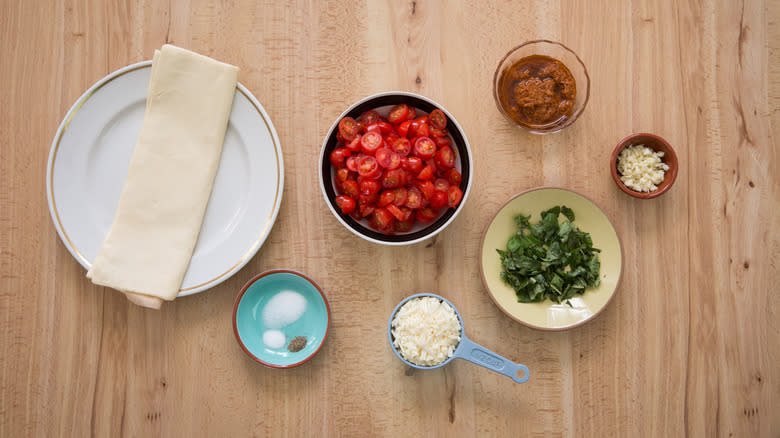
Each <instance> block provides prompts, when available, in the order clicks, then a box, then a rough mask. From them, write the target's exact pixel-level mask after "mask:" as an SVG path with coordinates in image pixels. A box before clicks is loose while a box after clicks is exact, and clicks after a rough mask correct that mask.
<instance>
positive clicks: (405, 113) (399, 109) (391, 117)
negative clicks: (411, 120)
mask: <svg viewBox="0 0 780 438" xmlns="http://www.w3.org/2000/svg"><path fill="white" fill-rule="evenodd" d="M407 117H409V105H407V104H405V103H402V104H399V105H396V106H394V107H392V108H391V109H390V113H389V114H388V115H387V120H388V121H389V122H390V123H392V124H394V125H397V124H399V123H401V122H403V121H405V120H406V118H407Z"/></svg>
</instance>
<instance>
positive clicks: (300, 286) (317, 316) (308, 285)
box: [233, 269, 330, 368]
mask: <svg viewBox="0 0 780 438" xmlns="http://www.w3.org/2000/svg"><path fill="white" fill-rule="evenodd" d="M282 291H295V292H298V293H299V294H301V295H303V297H304V298H305V299H306V302H307V304H306V310H305V311H304V313H303V315H302V316H301V317H300V318H298V320H296V321H295V322H293V323H291V324H289V325H286V326H284V327H282V328H279V329H278V330H280V331H281V332H282V333H284V335H285V338H286V341H285V344H284V346H282V347H280V348H270V347H269V346H267V345H265V343H263V333H264V332H265V331H266V330H267V329H268V328H267V327H266V326H265V324H263V318H262V314H263V308H264V307H265V305H266V303H268V300H270V299H271V297H273V296H274V295H276V294H277V293H279V292H282ZM329 327H330V306H329V305H328V299H327V298H326V297H325V293H324V292H323V291H322V289H321V288H320V287H319V286H318V285H317V283H315V282H314V280H312V279H311V278H309V277H307V276H306V275H304V274H301V273H300V272H295V271H291V270H287V269H275V270H271V271H266V272H263V273H262V274H260V275H258V276H256V277H255V278H253V279H251V280H249V282H248V283H247V284H245V285H244V287H243V288H241V292H239V293H238V296H237V297H236V302H235V304H234V305H233V332H234V333H235V335H236V340H237V341H238V345H239V346H240V347H241V349H242V350H244V353H246V354H247V355H248V356H249V357H251V358H252V359H254V360H255V361H256V362H258V363H260V364H262V365H265V366H267V367H271V368H293V367H296V366H298V365H301V364H303V363H306V362H307V361H309V359H311V358H312V357H314V355H316V354H317V352H318V351H320V348H322V344H323V343H324V342H325V339H327V337H328V329H329ZM297 336H303V337H305V338H306V346H305V347H304V348H303V349H302V350H300V351H297V352H294V353H293V352H290V351H288V350H287V346H288V344H289V342H290V341H291V340H292V339H293V338H295V337H297Z"/></svg>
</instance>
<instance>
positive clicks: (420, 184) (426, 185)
mask: <svg viewBox="0 0 780 438" xmlns="http://www.w3.org/2000/svg"><path fill="white" fill-rule="evenodd" d="M417 188H418V189H420V192H421V193H422V195H423V198H425V199H427V200H428V201H430V200H431V196H433V192H435V191H436V187H434V186H433V183H432V182H430V181H427V180H426V181H417Z"/></svg>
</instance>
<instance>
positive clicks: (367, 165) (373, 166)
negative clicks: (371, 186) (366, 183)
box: [358, 155, 380, 178]
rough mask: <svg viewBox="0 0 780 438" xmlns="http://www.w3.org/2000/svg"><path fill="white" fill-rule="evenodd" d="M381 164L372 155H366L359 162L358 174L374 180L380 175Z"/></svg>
mask: <svg viewBox="0 0 780 438" xmlns="http://www.w3.org/2000/svg"><path fill="white" fill-rule="evenodd" d="M379 171H380V169H379V164H377V162H376V158H374V157H372V156H371V155H365V156H363V157H362V158H360V159H359V161H358V174H360V176H362V177H364V178H372V177H375V176H377V175H378V174H379Z"/></svg>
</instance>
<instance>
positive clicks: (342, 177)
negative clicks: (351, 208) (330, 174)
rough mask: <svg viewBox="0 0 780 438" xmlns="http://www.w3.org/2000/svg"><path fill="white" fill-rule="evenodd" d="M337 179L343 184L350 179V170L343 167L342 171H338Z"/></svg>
mask: <svg viewBox="0 0 780 438" xmlns="http://www.w3.org/2000/svg"><path fill="white" fill-rule="evenodd" d="M336 179H338V180H339V182H341V183H342V184H343V183H344V181H346V180H348V179H349V169H347V168H346V167H342V168H341V169H339V170H337V171H336Z"/></svg>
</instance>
